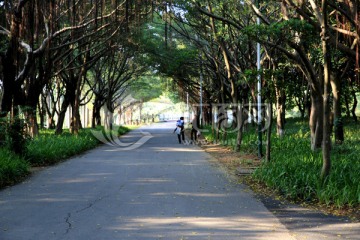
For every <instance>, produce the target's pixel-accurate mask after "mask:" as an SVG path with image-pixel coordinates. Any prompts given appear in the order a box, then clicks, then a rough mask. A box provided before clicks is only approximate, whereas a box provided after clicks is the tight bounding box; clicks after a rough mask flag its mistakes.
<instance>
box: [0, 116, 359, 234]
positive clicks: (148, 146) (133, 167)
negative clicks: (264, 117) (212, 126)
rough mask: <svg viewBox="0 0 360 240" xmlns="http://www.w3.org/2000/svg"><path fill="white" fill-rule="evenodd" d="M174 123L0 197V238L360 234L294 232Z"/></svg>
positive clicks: (344, 229) (347, 230)
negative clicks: (180, 136) (182, 139)
mask: <svg viewBox="0 0 360 240" xmlns="http://www.w3.org/2000/svg"><path fill="white" fill-rule="evenodd" d="M174 125H175V123H174V122H169V123H159V124H153V125H150V126H145V127H142V128H140V129H138V130H136V131H133V132H131V133H130V134H127V135H125V136H123V137H122V138H121V140H120V142H113V143H111V144H110V145H112V146H110V145H102V146H100V147H98V148H96V149H94V150H91V151H88V152H87V153H85V154H83V155H80V156H77V157H74V158H71V159H69V160H68V161H66V162H63V163H60V164H58V165H55V166H52V167H49V168H46V169H44V170H42V171H39V172H37V173H35V174H34V175H33V176H32V177H30V178H29V179H27V180H26V181H25V182H23V183H21V184H18V185H16V186H13V187H10V188H7V189H4V190H2V191H0V240H52V239H55V240H57V239H58V240H82V239H84V240H115V239H120V240H123V239H139V240H147V239H176V240H180V239H207V240H208V239H215V240H216V239H220V240H225V239H229V240H230V239H234V240H235V239H236V240H238V239H249V240H252V239H253V240H261V239H264V240H272V239H274V240H281V239H286V240H292V239H321V237H324V239H345V238H349V239H356V238H357V237H358V235H356V232H352V230H354V229H356V230H357V229H359V227H358V226H359V225H352V224H351V223H348V224H345V225H341V224H340V225H338V224H333V225H332V226H321V227H323V228H324V229H322V228H320V230H317V228H314V227H311V226H310V227H309V226H308V225H304V226H305V227H304V228H301V226H302V225H299V226H298V225H296V227H295V228H287V226H286V225H284V224H283V223H282V221H280V220H279V219H278V218H277V217H276V216H275V215H274V214H273V213H271V212H270V211H269V210H268V209H267V208H266V207H265V206H264V205H263V203H262V202H260V201H259V200H257V198H256V197H255V196H254V194H253V193H252V192H251V191H250V190H249V189H248V188H246V187H245V186H243V185H241V184H237V183H235V182H234V181H232V180H231V178H230V177H229V176H227V174H226V173H225V172H224V171H223V170H222V169H221V167H219V166H218V165H217V163H216V161H215V160H214V159H213V158H212V157H211V156H210V155H208V154H207V153H205V152H204V151H203V150H201V148H199V147H197V146H194V145H190V146H189V145H183V144H179V143H178V141H177V137H176V136H175V135H174V134H173V133H172V131H173V129H174ZM95 134H97V133H95ZM329 227H333V228H334V229H332V231H331V232H328V229H329ZM289 229H290V230H289ZM357 233H359V232H357ZM311 236H316V238H311ZM358 239H359V238H358Z"/></svg>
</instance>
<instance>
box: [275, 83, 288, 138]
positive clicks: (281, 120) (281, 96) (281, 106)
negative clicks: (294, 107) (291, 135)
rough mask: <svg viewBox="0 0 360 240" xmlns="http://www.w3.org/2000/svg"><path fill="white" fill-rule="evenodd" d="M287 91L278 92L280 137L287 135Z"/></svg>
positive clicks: (278, 133)
mask: <svg viewBox="0 0 360 240" xmlns="http://www.w3.org/2000/svg"><path fill="white" fill-rule="evenodd" d="M285 101H286V96H285V91H283V90H276V113H277V115H276V132H277V135H278V136H279V137H283V136H284V134H285Z"/></svg>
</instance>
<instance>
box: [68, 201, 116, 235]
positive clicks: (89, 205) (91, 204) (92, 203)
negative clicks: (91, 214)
mask: <svg viewBox="0 0 360 240" xmlns="http://www.w3.org/2000/svg"><path fill="white" fill-rule="evenodd" d="M109 196H110V195H105V196H102V197H100V198H98V199H95V200H94V201H93V202H91V203H89V204H88V205H87V206H86V207H84V208H82V209H79V210H76V211H75V213H80V212H83V211H85V210H87V209H89V208H91V207H92V206H94V205H95V204H96V203H98V202H99V201H101V200H103V199H104V198H107V197H109ZM70 218H71V213H68V214H67V216H66V217H65V218H64V219H65V223H66V224H67V225H68V227H67V228H66V232H65V234H64V235H66V234H68V233H69V232H70V230H71V228H72V224H71V222H70Z"/></svg>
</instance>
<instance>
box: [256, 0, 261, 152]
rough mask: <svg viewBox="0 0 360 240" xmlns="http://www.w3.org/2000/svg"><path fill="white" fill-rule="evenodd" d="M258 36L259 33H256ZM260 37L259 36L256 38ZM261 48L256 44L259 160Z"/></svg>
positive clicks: (259, 149) (259, 142) (258, 22)
mask: <svg viewBox="0 0 360 240" xmlns="http://www.w3.org/2000/svg"><path fill="white" fill-rule="evenodd" d="M259 2H260V0H258V1H257V7H258V8H259V6H260V4H259ZM256 23H257V25H258V26H260V18H259V17H257V19H256ZM258 34H259V32H258ZM258 37H260V36H258ZM260 51H261V48H260V42H258V43H257V44H256V52H257V54H256V56H257V57H256V58H257V71H258V75H257V90H258V93H257V102H258V103H257V104H258V106H257V112H258V114H257V115H258V156H259V158H261V157H262V133H261V129H262V127H261V122H262V118H261V74H260V69H261V63H260V60H261V53H260Z"/></svg>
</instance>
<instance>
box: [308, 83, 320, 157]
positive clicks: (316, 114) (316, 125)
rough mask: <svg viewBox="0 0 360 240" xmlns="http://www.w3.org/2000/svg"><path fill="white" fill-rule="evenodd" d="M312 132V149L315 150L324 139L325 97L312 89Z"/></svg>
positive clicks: (310, 119) (310, 120)
mask: <svg viewBox="0 0 360 240" xmlns="http://www.w3.org/2000/svg"><path fill="white" fill-rule="evenodd" d="M309 125H310V133H311V149H312V150H313V151H315V150H316V149H320V148H321V142H322V139H323V98H322V96H321V95H320V94H316V93H315V91H314V90H312V91H311V111H310V118H309Z"/></svg>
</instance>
